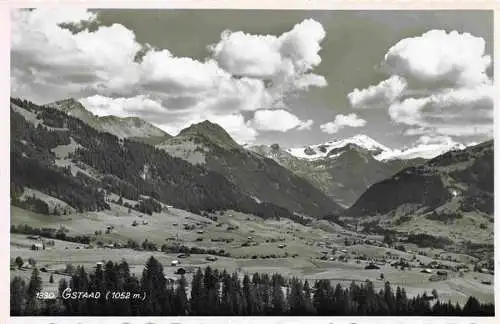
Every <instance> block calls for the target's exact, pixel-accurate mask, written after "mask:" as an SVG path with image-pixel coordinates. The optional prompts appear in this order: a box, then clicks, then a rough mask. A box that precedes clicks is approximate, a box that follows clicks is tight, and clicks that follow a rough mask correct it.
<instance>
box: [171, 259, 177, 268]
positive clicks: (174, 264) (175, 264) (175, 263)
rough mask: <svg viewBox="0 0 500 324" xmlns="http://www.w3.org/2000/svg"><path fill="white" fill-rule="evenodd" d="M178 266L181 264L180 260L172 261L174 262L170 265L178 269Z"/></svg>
mask: <svg viewBox="0 0 500 324" xmlns="http://www.w3.org/2000/svg"><path fill="white" fill-rule="evenodd" d="M178 264H179V260H172V262H171V263H170V265H171V266H172V267H176V266H177V265H178Z"/></svg>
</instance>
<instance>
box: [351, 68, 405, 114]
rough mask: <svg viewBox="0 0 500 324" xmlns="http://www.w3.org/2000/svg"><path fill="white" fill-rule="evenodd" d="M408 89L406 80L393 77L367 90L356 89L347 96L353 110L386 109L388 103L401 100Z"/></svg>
mask: <svg viewBox="0 0 500 324" xmlns="http://www.w3.org/2000/svg"><path fill="white" fill-rule="evenodd" d="M406 87H407V83H406V80H405V79H403V78H401V77H399V76H397V75H393V76H391V77H390V78H389V79H387V80H384V81H381V82H380V83H379V84H377V85H372V86H369V87H368V88H366V89H362V90H359V89H354V90H353V91H352V92H351V93H349V94H348V95H347V98H348V99H349V102H350V104H351V106H352V107H353V108H372V107H382V108H384V107H387V104H388V103H391V102H393V101H394V100H396V99H397V98H399V97H400V96H401V94H402V93H403V91H404V90H405V89H406Z"/></svg>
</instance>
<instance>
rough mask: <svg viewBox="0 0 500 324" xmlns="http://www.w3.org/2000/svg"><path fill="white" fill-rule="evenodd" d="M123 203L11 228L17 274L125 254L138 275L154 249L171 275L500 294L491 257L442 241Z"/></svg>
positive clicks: (55, 272) (68, 269) (458, 298)
mask: <svg viewBox="0 0 500 324" xmlns="http://www.w3.org/2000/svg"><path fill="white" fill-rule="evenodd" d="M120 211H121V210H120V209H119V208H118V209H117V210H115V212H114V214H111V215H110V213H93V214H90V215H87V216H88V217H87V219H86V220H83V219H81V220H79V219H74V218H73V217H74V216H73V217H68V218H67V220H66V221H62V222H60V223H58V224H57V225H58V226H59V228H58V229H56V227H53V229H54V230H53V231H51V232H52V233H53V235H54V237H53V238H47V237H44V236H42V235H39V234H28V235H27V234H22V233H20V232H17V233H16V231H14V233H13V234H11V259H12V260H11V271H12V274H13V275H14V274H15V275H21V276H23V277H25V278H28V277H29V275H30V274H31V269H32V268H33V267H35V266H36V267H38V268H39V270H40V271H41V273H42V277H43V278H42V280H43V281H44V282H45V283H47V284H48V285H49V287H50V286H51V289H53V290H54V291H57V283H58V281H59V279H60V278H64V277H70V276H71V274H72V271H74V269H75V268H76V267H77V266H79V265H82V266H84V267H85V268H86V269H96V268H97V267H102V266H103V265H104V262H106V261H108V260H114V261H116V262H118V261H120V260H122V259H125V260H126V261H127V262H128V263H129V264H130V265H131V270H132V271H135V273H136V275H138V276H140V274H141V272H142V269H143V266H144V263H145V262H146V260H147V257H148V256H150V255H153V256H155V258H158V260H160V262H162V264H163V266H164V268H165V275H166V278H167V280H169V281H171V282H173V283H174V282H176V281H178V280H179V279H180V277H181V276H185V277H186V278H187V279H188V282H189V281H190V278H192V274H193V273H194V272H195V271H196V269H198V268H203V267H206V266H207V265H210V266H211V267H214V268H217V269H220V270H223V269H226V270H227V271H236V272H238V273H239V274H240V275H243V274H244V273H252V272H268V273H282V274H283V275H285V274H286V275H287V276H290V277H291V276H297V277H300V278H303V279H307V280H312V281H314V280H319V279H329V280H331V281H332V282H334V283H347V284H349V283H350V282H352V281H356V282H364V281H365V280H370V281H373V282H374V284H375V287H382V286H383V284H384V282H386V281H389V282H391V283H392V284H394V285H401V286H403V287H405V289H407V291H408V293H409V294H411V293H413V294H415V295H416V294H422V293H423V292H426V293H427V295H431V294H430V292H431V291H432V290H433V289H436V290H437V291H438V293H439V294H440V296H441V297H443V298H445V299H446V298H448V299H450V300H452V301H453V302H458V303H461V302H464V301H465V300H466V296H469V295H473V296H477V298H479V299H480V300H484V301H492V300H493V276H494V272H493V269H492V268H491V269H488V265H487V262H482V261H483V260H480V259H477V258H475V257H473V256H469V255H463V254H456V253H450V252H447V251H444V250H442V249H432V248H419V247H418V246H416V245H414V244H406V243H403V241H404V239H403V238H401V242H400V241H399V240H398V239H396V242H393V243H392V244H388V243H387V242H384V236H382V235H369V234H365V233H359V232H356V231H354V230H352V229H348V228H342V227H338V226H334V225H331V224H328V223H326V222H318V223H317V224H316V226H313V227H311V226H303V225H300V224H296V223H294V222H292V221H289V220H280V221H277V220H262V219H259V218H257V217H254V216H249V215H245V214H241V213H236V212H227V213H219V214H217V215H216V217H215V216H214V215H211V219H210V218H207V217H203V216H200V215H195V214H191V213H187V212H185V211H181V210H176V209H174V208H170V209H168V211H164V212H162V213H155V214H153V215H151V216H149V215H147V216H146V215H142V214H140V213H135V212H133V213H128V212H126V213H123V212H122V213H120ZM16 212H19V214H16ZM21 213H22V214H21ZM14 215H18V216H20V217H13V220H14V221H13V224H14V226H15V224H16V223H17V224H18V227H17V231H20V229H21V228H24V230H25V229H26V226H25V227H22V226H21V224H23V225H27V224H29V226H34V225H36V223H37V221H38V220H37V219H36V218H37V217H40V215H36V214H34V213H32V214H28V215H27V213H26V212H25V211H22V210H15V208H14ZM139 219H140V220H141V221H139ZM103 224H104V225H103ZM54 225H55V224H54ZM30 228H31V227H30ZM35 232H36V231H35ZM57 233H65V234H64V237H65V240H61V239H58V238H56V237H59V238H61V237H63V235H62V234H59V235H58V236H57V235H56V234H57ZM87 233H92V234H91V235H88V234H87ZM41 234H43V235H46V234H47V232H46V231H45V232H43V233H41ZM401 246H404V248H402V247H401ZM17 257H19V258H20V259H22V264H21V263H20V260H16V258H17ZM480 265H484V267H481V266H480ZM51 277H52V280H50V278H51ZM48 289H49V288H48Z"/></svg>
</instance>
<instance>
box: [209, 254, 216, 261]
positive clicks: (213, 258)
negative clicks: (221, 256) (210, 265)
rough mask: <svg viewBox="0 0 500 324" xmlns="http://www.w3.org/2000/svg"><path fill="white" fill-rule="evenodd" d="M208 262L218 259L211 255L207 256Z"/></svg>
mask: <svg viewBox="0 0 500 324" xmlns="http://www.w3.org/2000/svg"><path fill="white" fill-rule="evenodd" d="M207 260H208V261H217V257H216V256H215V255H209V256H207Z"/></svg>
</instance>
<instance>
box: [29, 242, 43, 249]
mask: <svg viewBox="0 0 500 324" xmlns="http://www.w3.org/2000/svg"><path fill="white" fill-rule="evenodd" d="M31 249H32V250H43V244H41V243H35V244H32V245H31Z"/></svg>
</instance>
